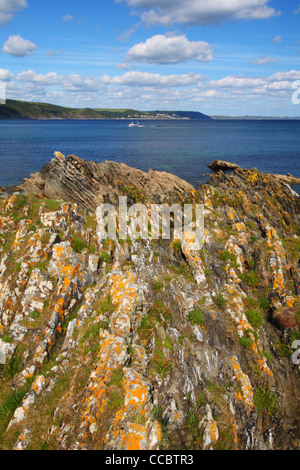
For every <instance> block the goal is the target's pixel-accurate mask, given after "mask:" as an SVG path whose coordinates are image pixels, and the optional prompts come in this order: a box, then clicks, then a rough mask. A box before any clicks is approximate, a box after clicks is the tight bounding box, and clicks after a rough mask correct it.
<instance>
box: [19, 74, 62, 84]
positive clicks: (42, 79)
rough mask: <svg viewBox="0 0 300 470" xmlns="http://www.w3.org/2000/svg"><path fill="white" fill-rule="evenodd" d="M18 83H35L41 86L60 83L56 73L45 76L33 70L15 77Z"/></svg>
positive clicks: (59, 77)
mask: <svg viewBox="0 0 300 470" xmlns="http://www.w3.org/2000/svg"><path fill="white" fill-rule="evenodd" d="M16 79H17V80H18V81H19V82H25V83H35V84H39V85H43V86H48V85H56V84H58V83H60V82H61V76H59V75H57V73H56V72H49V73H46V74H42V73H36V72H35V71H34V70H27V71H24V72H21V73H19V74H18V75H17V76H16Z"/></svg>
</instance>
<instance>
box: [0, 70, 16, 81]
mask: <svg viewBox="0 0 300 470" xmlns="http://www.w3.org/2000/svg"><path fill="white" fill-rule="evenodd" d="M13 77H14V75H13V74H12V73H11V72H10V71H9V70H6V69H0V81H1V82H9V81H10V80H12V78H13Z"/></svg>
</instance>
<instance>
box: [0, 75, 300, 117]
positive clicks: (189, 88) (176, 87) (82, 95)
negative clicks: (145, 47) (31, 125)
mask: <svg viewBox="0 0 300 470" xmlns="http://www.w3.org/2000/svg"><path fill="white" fill-rule="evenodd" d="M0 80H3V81H6V90H7V96H9V97H10V98H11V99H23V100H26V101H44V102H50V103H55V104H61V105H65V106H77V107H85V106H87V107H95V106H97V103H100V102H101V103H102V105H101V106H102V107H128V108H135V109H162V108H165V109H190V110H196V111H201V110H202V109H204V110H205V109H210V111H209V113H211V114H217V113H215V112H213V111H212V110H215V109H216V107H217V106H219V105H221V103H222V104H223V105H224V106H225V108H224V109H227V111H226V112H227V113H228V110H229V109H231V110H232V113H233V114H240V112H241V109H242V106H244V108H243V109H244V110H245V112H246V114H249V113H251V111H250V110H251V109H255V108H251V106H254V103H255V105H256V106H258V107H260V108H258V109H263V108H261V106H262V103H263V106H264V109H267V108H268V107H273V106H274V107H275V106H277V109H278V111H277V113H279V115H280V113H281V112H282V109H284V108H283V107H284V106H288V105H289V103H291V96H292V92H293V83H294V81H295V80H300V70H290V71H288V72H277V73H275V74H272V75H269V76H256V77H251V76H244V75H236V76H233V75H229V76H225V77H223V78H220V79H218V80H210V79H209V78H208V77H206V76H203V75H200V74H194V73H189V74H178V75H177V74H170V75H162V74H159V73H142V72H138V71H131V72H126V73H123V74H121V75H102V76H98V77H97V76H91V77H88V76H85V75H80V74H70V75H58V74H56V73H55V72H50V73H46V74H40V73H36V72H35V71H34V70H24V71H23V72H21V73H19V74H17V75H16V76H14V75H13V74H12V73H11V72H10V71H9V70H5V69H0ZM247 109H248V111H249V112H247ZM261 112H263V111H261ZM221 114H223V113H221ZM258 114H259V113H258Z"/></svg>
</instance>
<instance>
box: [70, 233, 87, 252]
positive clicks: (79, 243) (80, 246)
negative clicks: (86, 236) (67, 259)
mask: <svg viewBox="0 0 300 470" xmlns="http://www.w3.org/2000/svg"><path fill="white" fill-rule="evenodd" d="M71 245H72V248H73V250H74V251H76V253H81V252H82V251H83V250H84V249H85V248H86V247H87V242H86V241H85V240H83V239H82V238H77V237H75V238H73V240H72V243H71Z"/></svg>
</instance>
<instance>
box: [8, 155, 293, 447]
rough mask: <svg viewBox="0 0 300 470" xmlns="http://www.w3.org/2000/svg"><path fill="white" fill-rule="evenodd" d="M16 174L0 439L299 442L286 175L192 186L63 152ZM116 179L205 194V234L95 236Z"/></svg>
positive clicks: (140, 197)
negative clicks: (101, 205) (20, 178)
mask: <svg viewBox="0 0 300 470" xmlns="http://www.w3.org/2000/svg"><path fill="white" fill-rule="evenodd" d="M99 168H100V169H99ZM59 169H60V170H61V174H59ZM106 171H107V174H106ZM114 172H115V173H114ZM50 175H53V178H52V182H51V181H50V180H51V178H50ZM92 175H93V176H92ZM126 175H127V179H126V178H125V176H126ZM96 176H97V178H96ZM129 177H132V178H133V179H132V180H129V179H128V178H129ZM117 178H119V180H118V181H121V183H117V182H116V180H117ZM122 178H123V179H122ZM164 178H165V179H164ZM125 179H126V187H125ZM151 181H152V182H153V185H154V186H153V188H152V187H151ZM165 181H166V182H167V183H163V182H165ZM110 185H111V186H110ZM123 185H124V186H123ZM25 186H26V191H27V192H26V194H21V193H15V194H13V195H12V196H10V197H6V198H4V199H3V200H2V201H0V234H1V237H0V362H1V364H0V379H1V393H0V416H1V420H0V443H1V444H0V447H1V448H2V449H14V450H21V449H22V450H23V449H28V450H30V449H33V450H38V449H48V450H77V449H84V450H96V449H98V450H99V449H101V450H128V451H129V450H130V451H131V450H151V451H154V450H169V451H172V450H185V449H196V450H198V449H201V450H202V449H205V450H206V449H207V450H209V449H212V450H223V449H231V450H238V449H240V450H255V449H259V450H266V449H270V450H280V449H283V450H294V449H298V448H299V444H300V433H299V429H300V426H299V424H300V423H299V420H300V417H299V404H300V403H299V397H300V381H299V379H300V371H299V362H298V360H297V358H298V357H299V355H300V354H299V353H297V348H298V349H300V348H299V346H297V344H298V341H299V340H300V332H299V325H300V316H299V315H300V275H299V249H300V241H299V240H300V238H299V237H300V230H299V222H300V220H299V217H300V211H299V209H300V207H299V197H297V196H296V195H295V194H294V193H293V192H292V191H291V190H290V189H289V187H288V186H287V185H285V184H282V183H280V182H278V181H277V180H276V178H274V177H273V176H270V175H265V174H262V173H260V172H258V171H257V170H254V169H252V170H241V169H236V170H234V171H233V172H230V173H227V172H218V173H216V174H214V175H212V176H211V178H210V180H209V182H208V184H206V185H200V186H199V188H198V189H197V190H194V189H193V188H191V187H190V185H188V184H186V183H184V182H182V181H181V180H179V179H177V178H175V177H172V176H171V175H165V176H163V175H162V174H159V173H156V172H154V173H152V172H150V173H149V174H145V173H142V172H139V171H137V170H133V169H129V168H128V167H126V166H124V165H123V164H112V163H111V162H108V163H107V162H105V163H103V164H100V167H99V164H94V163H91V162H84V161H83V160H80V159H77V158H76V157H68V158H65V157H63V156H61V155H59V154H57V155H56V156H55V159H54V161H52V162H51V163H50V164H48V165H47V166H46V167H44V169H43V170H42V171H41V172H40V173H39V174H38V175H35V176H34V177H32V178H31V179H30V180H29V181H27V182H26V183H25ZM76 188H77V189H76ZM126 188H127V189H126ZM76 190H77V191H78V192H79V193H80V194H79V195H78V201H77V202H74V201H73V202H72V201H71V199H74V198H75V197H74V194H75V193H76ZM94 190H95V193H94ZM158 190H159V191H160V192H159V194H156V192H155V191H158ZM30 191H32V192H30ZM51 191H52V192H51ZM64 191H65V194H64ZM141 191H143V193H142V192H141ZM152 191H153V194H152ZM43 192H44V195H43V194H42V193H43ZM122 194H125V195H128V203H129V204H130V203H131V202H141V201H143V202H145V205H146V207H148V203H149V202H152V201H153V202H156V201H158V200H159V201H167V202H169V203H170V204H171V203H172V204H173V203H175V202H176V203H178V204H182V205H183V204H186V203H188V202H189V203H191V204H193V205H195V204H204V215H205V224H204V225H205V233H204V245H203V248H202V249H201V250H195V249H194V248H193V245H192V244H191V241H192V237H191V236H190V233H189V232H186V233H185V236H184V237H183V238H182V240H172V239H171V240H164V239H162V238H159V239H150V238H148V239H147V238H146V239H137V240H133V239H130V238H128V239H127V240H123V239H118V238H117V239H115V240H109V239H102V238H101V237H100V236H99V234H100V229H99V226H98V225H99V221H98V220H97V218H96V214H95V213H94V210H93V209H94V207H95V205H96V204H97V203H98V201H103V200H105V201H109V202H113V201H114V200H116V199H117V198H118V195H122ZM55 195H56V196H55ZM88 196H89V197H90V201H89V200H88ZM50 197H51V199H50ZM54 197H59V198H60V199H65V200H60V201H57V200H54V199H53V198H54ZM81 203H82V204H81ZM88 209H90V211H88ZM130 222H131V221H130V220H129V221H128V223H129V226H130ZM149 228H150V227H149ZM129 233H130V232H129Z"/></svg>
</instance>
